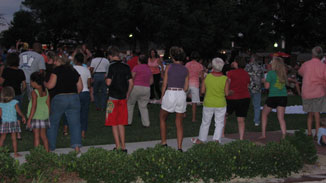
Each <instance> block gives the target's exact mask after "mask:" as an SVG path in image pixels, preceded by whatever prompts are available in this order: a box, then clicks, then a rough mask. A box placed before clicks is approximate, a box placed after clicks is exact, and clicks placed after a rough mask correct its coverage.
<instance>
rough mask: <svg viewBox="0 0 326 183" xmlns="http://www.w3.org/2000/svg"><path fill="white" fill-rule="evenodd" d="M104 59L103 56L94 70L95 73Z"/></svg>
mask: <svg viewBox="0 0 326 183" xmlns="http://www.w3.org/2000/svg"><path fill="white" fill-rule="evenodd" d="M102 59H103V57H102V58H101V60H100V63H98V64H97V66H96V68H95V70H94V71H93V73H95V71H96V70H97V68H98V66H99V65H100V64H101V62H102Z"/></svg>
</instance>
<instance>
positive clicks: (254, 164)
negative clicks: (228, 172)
mask: <svg viewBox="0 0 326 183" xmlns="http://www.w3.org/2000/svg"><path fill="white" fill-rule="evenodd" d="M262 148H263V147H261V146H257V145H256V144H254V143H252V142H250V141H247V140H242V141H240V140H237V141H234V142H231V143H229V144H226V145H225V146H224V149H225V152H226V154H227V155H228V156H229V159H232V162H233V163H232V165H233V166H232V172H233V173H234V175H235V176H239V177H256V176H258V175H260V174H261V168H262V166H263V162H264V157H263V150H262Z"/></svg>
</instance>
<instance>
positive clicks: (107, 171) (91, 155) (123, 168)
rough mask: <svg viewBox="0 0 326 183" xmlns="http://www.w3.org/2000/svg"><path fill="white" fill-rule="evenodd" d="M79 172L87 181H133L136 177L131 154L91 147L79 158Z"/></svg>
mask: <svg viewBox="0 0 326 183" xmlns="http://www.w3.org/2000/svg"><path fill="white" fill-rule="evenodd" d="M77 172H78V173H79V176H80V177H81V178H83V179H85V180H87V182H101V181H103V182H114V183H116V182H131V181H134V180H135V179H136V178H135V177H136V176H135V173H134V172H135V171H134V169H133V163H132V161H131V157H130V155H128V154H126V153H124V152H122V151H107V150H104V149H102V148H90V149H89V150H88V151H87V152H86V153H84V154H82V155H81V157H80V158H78V159H77Z"/></svg>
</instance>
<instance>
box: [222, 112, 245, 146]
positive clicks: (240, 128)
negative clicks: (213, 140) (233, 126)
mask: <svg viewBox="0 0 326 183" xmlns="http://www.w3.org/2000/svg"><path fill="white" fill-rule="evenodd" d="M226 119H227V114H225V117H224V126H223V130H222V136H221V137H224V130H225V125H226ZM245 119H246V118H244V117H237V121H238V131H239V139H240V140H243V136H244V132H245V127H246V124H245Z"/></svg>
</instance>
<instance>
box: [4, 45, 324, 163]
mask: <svg viewBox="0 0 326 183" xmlns="http://www.w3.org/2000/svg"><path fill="white" fill-rule="evenodd" d="M23 46H24V45H23ZM105 51H106V55H105ZM121 53H122V52H121V50H120V49H119V48H118V47H116V46H110V47H109V48H108V49H107V50H103V49H96V50H94V51H93V52H91V51H90V50H89V49H88V48H87V47H86V45H81V46H78V47H76V48H75V49H74V50H71V51H69V52H68V51H67V50H62V49H58V50H57V51H56V52H54V51H47V52H44V50H42V46H41V44H40V43H34V44H33V48H32V49H28V48H27V47H22V50H20V51H18V50H17V49H16V50H15V49H11V50H10V52H8V54H7V56H6V59H5V66H4V65H2V66H1V69H0V76H1V77H0V84H2V88H1V93H0V115H1V123H0V134H1V137H0V147H1V146H3V143H4V140H5V138H6V135H7V134H11V139H12V145H13V150H14V156H15V157H18V156H20V155H19V154H18V153H17V139H18V140H19V139H21V134H20V132H21V124H20V123H21V122H22V123H26V126H27V128H28V129H30V130H31V131H33V133H34V146H39V145H40V144H41V142H40V141H42V143H43V146H44V147H45V149H46V150H47V151H54V150H55V148H56V139H57V135H58V129H59V126H60V121H61V119H63V121H64V135H68V134H70V142H71V147H72V148H74V149H75V151H76V152H80V147H81V146H82V138H85V137H86V132H87V126H88V113H89V105H90V103H91V102H92V101H93V102H94V104H95V107H96V110H97V111H103V112H105V114H106V115H105V121H104V125H106V126H111V127H112V134H113V138H114V142H115V145H116V147H115V148H114V150H121V151H123V152H127V148H126V145H125V125H131V124H132V122H133V117H134V115H133V111H134V107H135V104H136V103H138V107H139V111H140V116H141V122H142V125H143V127H144V128H149V127H150V124H151V122H150V121H151V120H150V118H149V114H148V113H149V112H148V107H147V105H148V103H149V102H150V100H151V99H154V98H156V99H157V100H160V101H161V110H160V113H159V120H160V129H161V145H162V146H167V141H166V133H167V128H166V119H167V117H168V115H169V113H175V114H176V117H175V125H176V131H177V144H178V150H179V151H181V152H182V142H183V125H182V124H183V120H184V118H185V112H186V108H187V97H189V98H191V104H192V107H191V109H192V117H191V119H192V122H196V121H197V117H196V109H197V105H198V104H199V103H200V102H201V96H204V99H203V111H202V117H201V126H200V129H199V136H198V138H192V139H191V141H192V142H193V143H195V144H199V143H205V142H206V141H207V136H208V131H209V127H210V123H211V119H212V117H213V116H214V121H215V130H214V135H213V140H214V141H216V142H221V138H222V137H224V128H225V125H226V123H227V119H228V116H230V115H232V114H233V113H235V116H236V119H237V122H238V131H239V139H240V140H243V139H244V134H245V124H246V122H245V121H246V117H247V113H248V110H249V107H250V103H252V105H253V109H254V118H253V123H254V125H255V126H260V125H261V129H262V135H261V137H260V139H264V138H266V126H267V122H268V115H269V113H270V112H271V110H272V109H273V108H276V110H277V119H278V121H279V124H280V128H281V132H282V138H285V136H286V122H285V120H284V115H285V107H286V106H287V95H288V92H289V91H288V89H289V87H290V83H292V84H294V87H292V88H294V90H295V91H297V94H299V95H302V103H303V110H304V111H305V112H307V113H308V117H307V129H308V135H310V136H312V123H313V119H315V128H316V133H315V138H316V140H317V141H318V144H320V145H326V128H325V121H326V120H325V119H321V118H320V113H321V112H326V101H325V100H326V98H325V97H326V96H325V95H326V90H325V89H326V65H325V64H324V63H323V62H321V60H322V58H323V51H322V48H321V47H319V46H317V47H315V48H313V49H312V59H311V60H309V61H306V62H304V63H303V64H302V66H301V67H296V69H297V73H295V74H293V73H292V72H290V70H289V69H288V66H287V65H286V64H285V63H284V60H283V59H282V58H281V57H277V56H273V57H272V58H271V61H270V63H265V68H264V67H263V66H262V65H261V64H258V62H257V59H258V58H257V56H256V55H255V54H252V55H251V57H250V59H249V62H248V63H247V61H246V59H245V58H244V57H240V56H237V57H235V58H232V59H231V60H230V61H229V62H230V64H228V62H225V61H223V59H222V58H219V57H216V58H213V59H212V60H211V62H210V64H209V66H206V65H202V64H201V63H200V62H201V57H200V54H199V53H198V52H197V51H193V52H192V53H191V54H190V56H189V57H187V55H186V53H185V51H184V50H183V49H182V48H181V47H177V46H173V47H171V48H170V49H169V50H168V54H169V57H170V59H171V60H170V62H165V63H169V64H165V65H163V63H164V61H163V60H162V58H161V57H160V56H159V55H158V53H157V50H155V49H150V50H149V52H148V54H145V53H140V52H139V51H133V52H132V54H131V56H130V57H129V58H128V59H124V58H122V57H121ZM226 68H227V69H226ZM293 75H295V77H293ZM296 75H300V76H301V77H302V78H303V79H302V83H301V82H300V81H298V80H297V79H296ZM161 81H162V84H161ZM300 85H302V91H301V90H300ZM290 89H291V87H290ZM266 90H268V97H267V99H266V101H265V103H264V105H263V110H262V112H261V109H260V108H261V95H262V91H266ZM24 94H26V95H27V98H28V109H27V114H26V117H25V115H24V114H23V113H22V110H21V108H22V105H21V104H22V100H23V98H24V97H23V96H24ZM260 113H261V114H260ZM17 114H18V115H17ZM320 124H321V126H320ZM68 130H69V132H68Z"/></svg>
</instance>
